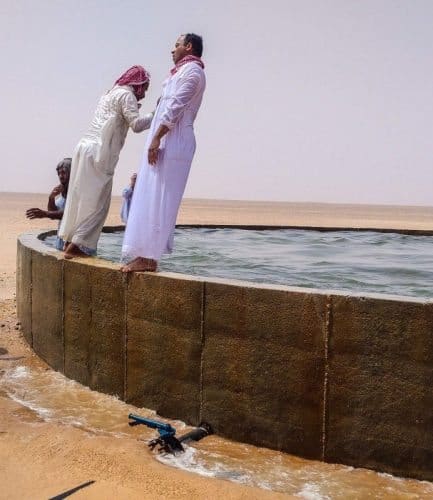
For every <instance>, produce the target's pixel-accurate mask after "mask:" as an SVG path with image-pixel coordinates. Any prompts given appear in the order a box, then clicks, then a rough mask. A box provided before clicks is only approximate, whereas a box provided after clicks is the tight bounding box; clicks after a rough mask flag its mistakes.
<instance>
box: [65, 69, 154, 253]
mask: <svg viewBox="0 0 433 500" xmlns="http://www.w3.org/2000/svg"><path fill="white" fill-rule="evenodd" d="M149 81H150V76H149V73H148V72H147V71H146V70H145V69H144V68H143V67H142V66H138V65H137V66H132V67H131V68H129V69H128V70H127V71H126V72H125V73H124V74H123V75H122V76H121V77H120V78H119V79H117V80H116V82H115V84H114V87H113V88H112V89H111V90H110V91H109V92H107V93H106V94H105V95H104V96H102V97H101V99H100V101H99V103H98V106H97V108H96V111H95V115H94V117H93V120H92V123H91V125H90V128H89V130H88V132H87V133H86V134H85V135H84V137H83V138H82V139H81V141H80V142H79V143H78V145H77V147H76V148H75V151H74V154H73V157H72V167H71V178H70V181H69V191H68V198H67V200H66V206H65V211H64V214H63V219H62V222H61V224H60V228H59V236H60V237H61V238H62V239H63V240H64V241H65V258H66V259H73V258H74V257H86V256H89V255H94V254H95V253H96V248H97V245H98V240H99V236H100V234H101V231H102V227H103V225H104V222H105V219H106V217H107V214H108V210H109V208H110V201H111V189H112V184H113V175H114V170H115V168H116V165H117V162H118V160H119V154H120V150H121V149H122V147H123V144H124V142H125V138H126V134H127V132H128V130H129V128H131V129H132V130H133V131H134V132H142V131H143V130H145V129H147V128H149V126H150V123H151V120H152V117H153V114H152V113H150V114H149V115H146V116H144V117H140V115H139V111H138V110H139V104H138V101H139V100H141V99H143V98H144V96H145V94H146V91H147V89H148V87H149Z"/></svg>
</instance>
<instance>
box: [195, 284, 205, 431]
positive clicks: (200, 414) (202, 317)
mask: <svg viewBox="0 0 433 500" xmlns="http://www.w3.org/2000/svg"><path fill="white" fill-rule="evenodd" d="M205 299H206V282H203V286H202V291H201V308H200V316H201V317H200V383H199V422H197V424H199V423H200V422H201V421H202V420H203V365H204V361H203V354H204V343H205V332H204V315H205Z"/></svg>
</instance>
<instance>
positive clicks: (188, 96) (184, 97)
mask: <svg viewBox="0 0 433 500" xmlns="http://www.w3.org/2000/svg"><path fill="white" fill-rule="evenodd" d="M189 66H191V67H190V68H186V69H185V71H184V73H183V74H182V76H181V77H180V78H179V79H178V80H177V82H176V88H175V91H174V93H173V95H172V96H171V97H170V99H169V101H168V103H167V107H166V109H165V111H164V114H163V115H162V117H161V125H165V126H166V127H167V128H168V129H169V130H170V129H172V128H173V127H174V125H175V124H176V122H177V121H178V120H179V118H180V117H181V115H182V113H183V110H184V109H185V108H186V106H187V105H188V104H189V103H190V101H191V100H192V98H193V97H194V96H195V94H196V93H197V91H198V90H199V88H200V85H201V84H202V77H201V69H200V68H199V67H198V66H197V65H196V64H190V65H189Z"/></svg>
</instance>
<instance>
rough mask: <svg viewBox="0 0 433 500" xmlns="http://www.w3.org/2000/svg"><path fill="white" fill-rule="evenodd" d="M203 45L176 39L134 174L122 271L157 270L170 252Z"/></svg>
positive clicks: (189, 153)
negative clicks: (165, 78)
mask: <svg viewBox="0 0 433 500" xmlns="http://www.w3.org/2000/svg"><path fill="white" fill-rule="evenodd" d="M202 51H203V42H202V39H201V37H200V36H198V35H195V34H193V33H188V34H186V35H181V36H180V37H179V38H178V39H177V41H176V43H175V46H174V49H173V50H172V56H173V61H174V63H175V67H174V68H173V69H172V70H171V75H170V76H169V77H168V78H167V80H166V81H165V82H164V84H163V91H162V95H161V98H160V100H159V103H158V106H157V108H156V110H155V115H154V117H153V120H152V124H151V127H150V132H149V135H148V139H147V142H146V147H145V155H144V158H143V163H142V166H141V169H140V171H139V174H138V177H137V182H136V186H135V191H134V196H133V198H132V203H131V208H130V212H129V217H128V224H127V226H126V230H125V238H124V241H123V247H122V254H123V258H124V259H126V260H128V261H129V263H128V264H127V265H125V266H123V267H122V271H124V272H130V271H156V268H157V265H158V261H159V259H160V258H161V256H162V255H163V254H164V253H171V251H172V249H173V236H174V230H175V225H176V217H177V213H178V210H179V206H180V202H181V200H182V196H183V193H184V190H185V186H186V182H187V179H188V174H189V170H190V167H191V162H192V159H193V156H194V152H195V136H194V127H193V124H194V120H195V118H196V116H197V112H198V110H199V107H200V104H201V101H202V97H203V92H204V90H205V86H206V78H205V74H204V71H203V69H204V64H203V62H202V61H201V55H202Z"/></svg>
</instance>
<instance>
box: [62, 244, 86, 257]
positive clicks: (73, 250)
mask: <svg viewBox="0 0 433 500" xmlns="http://www.w3.org/2000/svg"><path fill="white" fill-rule="evenodd" d="M75 257H90V255H87V253H84V252H83V251H82V250H80V247H79V246H77V245H76V244H75V243H69V245H68V246H67V248H66V250H65V259H73V258H75Z"/></svg>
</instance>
